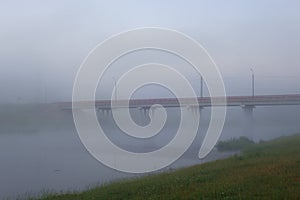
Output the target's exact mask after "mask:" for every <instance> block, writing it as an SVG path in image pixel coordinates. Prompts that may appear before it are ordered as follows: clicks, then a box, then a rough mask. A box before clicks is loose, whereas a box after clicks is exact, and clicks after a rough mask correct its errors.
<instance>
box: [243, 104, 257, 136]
mask: <svg viewBox="0 0 300 200" xmlns="http://www.w3.org/2000/svg"><path fill="white" fill-rule="evenodd" d="M241 107H242V109H243V113H244V116H245V118H244V123H243V125H244V126H243V132H244V133H243V136H246V137H247V138H249V139H250V140H254V125H255V124H254V117H253V110H254V108H255V106H254V105H243V106H241Z"/></svg>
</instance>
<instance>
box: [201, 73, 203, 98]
mask: <svg viewBox="0 0 300 200" xmlns="http://www.w3.org/2000/svg"><path fill="white" fill-rule="evenodd" d="M200 96H201V98H203V77H202V75H201V91H200Z"/></svg>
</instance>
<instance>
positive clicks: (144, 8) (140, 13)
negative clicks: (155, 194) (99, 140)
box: [0, 0, 300, 199]
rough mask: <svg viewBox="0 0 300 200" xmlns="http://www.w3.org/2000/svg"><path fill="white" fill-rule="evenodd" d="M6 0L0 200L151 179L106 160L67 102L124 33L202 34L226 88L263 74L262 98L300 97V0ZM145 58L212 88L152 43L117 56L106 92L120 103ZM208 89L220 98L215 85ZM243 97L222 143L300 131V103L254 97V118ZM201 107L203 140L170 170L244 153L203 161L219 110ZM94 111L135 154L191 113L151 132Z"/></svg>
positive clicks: (164, 91) (151, 92)
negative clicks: (134, 131) (89, 65)
mask: <svg viewBox="0 0 300 200" xmlns="http://www.w3.org/2000/svg"><path fill="white" fill-rule="evenodd" d="M0 5H1V6H0V24H1V26H0V44H1V45H0V163H1V165H0V177H1V178H0V199H1V198H5V197H11V198H17V197H19V195H21V196H22V195H23V196H24V194H28V192H29V193H30V195H29V196H39V195H40V194H41V191H44V190H46V191H47V190H49V191H54V192H59V191H69V190H72V191H73V190H75V191H82V190H85V189H86V188H87V187H88V186H91V185H92V186H93V185H98V184H103V183H108V182H111V181H114V180H118V179H121V178H129V177H133V176H140V174H129V173H123V172H119V171H116V170H115V169H111V168H109V167H107V166H106V165H105V164H103V163H101V162H98V161H97V160H96V159H95V158H94V156H93V155H91V154H90V152H89V151H88V150H87V149H86V148H85V146H84V143H83V142H82V141H81V138H80V136H79V135H78V132H77V129H76V128H77V127H76V126H75V123H74V116H73V113H72V112H73V111H72V109H70V107H68V106H70V105H71V102H72V93H73V85H74V82H75V78H76V75H77V73H78V71H79V70H80V67H81V65H82V63H83V62H84V60H85V59H86V58H87V56H88V55H89V53H90V52H92V50H93V49H94V48H95V47H96V46H97V45H99V44H100V43H102V42H103V41H105V40H107V39H108V38H110V37H111V36H113V35H116V34H119V33H121V32H124V31H128V30H132V29H137V28H142V27H159V28H167V29H172V30H176V31H179V32H181V33H183V34H186V35H187V36H189V37H191V38H193V39H194V40H195V41H197V42H198V43H199V44H201V45H202V46H203V47H204V49H205V50H206V51H207V52H208V54H209V55H210V57H211V58H212V60H213V61H214V62H215V64H216V65H217V66H218V68H219V71H220V74H221V77H222V78H223V81H224V85H225V91H226V95H227V96H249V97H251V95H252V89H253V88H252V75H253V76H254V77H255V88H254V89H255V93H254V96H259V95H289V94H300V87H299V85H300V59H299V55H298V54H299V49H300V37H299V35H300V26H299V24H300V12H299V7H300V1H297V0H290V1H283V0H282V1H280V0H268V1H259V0H254V1H249V2H242V1H238V0H233V1H221V0H218V1H213V2H212V1H208V0H207V1H185V2H183V1H179V0H175V1H174V0H173V1H171V0H167V1H163V2H162V1H156V0H154V1H151V2H150V1H134V0H128V1H123V2H120V1H117V0H113V1H109V2H108V1H92V0H88V1H71V0H62V1H50V0H46V1H36V0H29V1H17V0H12V1H6V0H0ZM145 63H161V64H164V65H168V66H170V67H172V68H174V69H175V70H177V71H178V72H180V73H181V74H182V75H183V76H184V77H185V78H186V79H187V80H188V81H189V83H190V84H191V86H192V88H193V90H194V92H195V94H196V95H197V96H198V97H200V96H201V74H199V73H198V72H197V70H195V68H193V66H191V65H190V64H189V63H188V62H186V61H185V60H183V59H181V58H180V57H178V56H176V55H174V54H172V53H169V52H164V51H159V50H152V49H143V50H139V51H134V52H131V53H128V54H126V56H121V57H120V58H119V59H117V60H115V61H114V62H112V63H111V64H110V66H109V68H108V69H107V70H106V71H105V73H104V76H103V77H102V79H101V80H99V83H98V87H97V90H96V92H95V96H96V100H100V101H101V100H110V99H111V98H112V95H113V89H114V87H115V84H116V83H115V82H116V80H118V79H119V78H120V77H121V76H122V75H123V74H125V73H126V72H127V71H129V70H130V69H132V68H134V67H136V66H139V65H142V64H145ZM251 70H253V71H251ZM153 74H154V75H155V72H153ZM153 74H152V75H153ZM171 78H172V77H166V79H171ZM203 96H204V97H209V96H210V93H209V92H208V88H207V86H206V83H204V87H203ZM164 98H182V97H177V96H175V94H174V93H173V92H172V91H170V90H169V89H168V88H165V87H163V86H159V85H157V84H149V85H145V86H143V87H140V88H138V89H137V90H136V91H135V92H133V94H132V96H131V99H164ZM116 100H123V99H117V98H116ZM66 105H68V106H66ZM242 106H243V105H241V106H236V107H228V108H227V114H226V120H225V124H224V128H223V130H222V133H221V136H220V138H219V140H218V141H226V140H229V139H231V138H239V137H242V136H244V137H247V138H249V139H250V140H252V141H254V142H255V143H259V142H262V141H268V140H271V139H274V138H277V137H280V136H288V135H293V134H297V133H299V132H300V124H299V119H300V106H299V105H295V104H292V105H276V106H253V107H251V109H253V113H252V114H253V115H252V119H251V122H249V117H247V115H246V113H245V109H244V108H243V107H242ZM148 107H150V106H149V105H146V106H144V107H134V108H130V109H129V111H130V115H131V117H132V119H133V120H134V122H135V123H136V124H138V125H140V126H146V125H148V124H149V123H150V122H151V117H155V115H154V116H151V114H150V111H149V110H150V108H148ZM143 108H144V110H143ZM147 109H148V110H147ZM198 111H199V113H200V121H199V129H198V131H197V135H196V137H195V140H194V141H193V143H192V144H191V146H190V147H189V148H188V150H187V151H186V152H185V153H184V154H183V155H182V157H180V159H178V160H176V162H174V163H172V164H171V165H169V166H166V167H165V168H162V169H160V170H159V172H165V171H170V170H173V169H178V168H181V167H187V166H191V165H195V164H202V163H205V162H208V161H211V160H216V159H222V158H226V157H229V156H232V155H236V154H238V153H240V152H226V153H223V152H218V151H217V150H216V148H214V149H213V151H212V152H211V153H210V154H209V155H208V157H206V158H205V159H203V160H199V158H198V153H199V149H200V147H201V144H202V143H203V139H204V137H205V134H206V131H207V129H208V126H209V123H210V120H211V107H209V106H208V107H204V108H202V107H201V108H199V109H198V107H197V112H198ZM83 112H85V111H84V109H83ZM95 113H96V116H97V120H98V122H99V124H100V125H101V126H102V128H103V130H104V131H105V132H106V133H107V135H106V136H107V138H109V139H110V140H111V141H112V142H113V143H115V144H117V146H119V147H120V148H122V149H125V150H127V151H131V152H135V153H146V152H150V151H155V150H158V149H160V148H162V147H164V146H165V145H167V144H168V143H169V142H170V141H171V140H172V139H173V138H174V137H175V134H176V131H177V129H178V127H179V122H180V116H181V110H180V108H179V107H168V108H166V113H167V116H168V118H167V121H166V123H165V126H164V127H163V129H162V131H161V132H160V133H159V134H157V135H155V136H154V137H151V138H148V139H140V138H134V137H131V136H129V135H127V134H124V132H123V131H122V130H121V129H120V128H119V127H118V126H117V125H116V123H115V120H114V118H113V116H112V113H111V109H107V108H101V107H97V109H96V112H95ZM194 118H195V113H193V112H191V113H190V115H189V119H191V120H193V119H194ZM189 128H190V127H188V128H187V132H189V131H190V129H189ZM107 153H110V152H107ZM154 165H155V163H154ZM31 193H32V194H31Z"/></svg>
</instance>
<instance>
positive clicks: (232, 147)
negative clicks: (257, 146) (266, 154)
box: [216, 137, 254, 151]
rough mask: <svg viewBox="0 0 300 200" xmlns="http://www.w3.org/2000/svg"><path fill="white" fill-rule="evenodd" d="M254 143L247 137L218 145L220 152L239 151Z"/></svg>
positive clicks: (221, 142)
mask: <svg viewBox="0 0 300 200" xmlns="http://www.w3.org/2000/svg"><path fill="white" fill-rule="evenodd" d="M253 144H254V142H253V141H252V140H250V139H248V138H246V137H239V138H232V139H230V140H227V141H220V142H218V144H217V145H216V147H217V149H218V150H219V151H237V150H243V149H245V148H248V147H249V146H251V145H253Z"/></svg>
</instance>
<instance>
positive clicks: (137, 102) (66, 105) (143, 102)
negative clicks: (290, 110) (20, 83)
mask: <svg viewBox="0 0 300 200" xmlns="http://www.w3.org/2000/svg"><path fill="white" fill-rule="evenodd" d="M221 99H223V98H220V97H215V98H214V100H215V101H216V102H217V104H216V106H225V105H224V104H223V102H222V101H221ZM211 100H212V98H210V97H203V98H198V105H199V106H200V107H210V106H211ZM226 100H227V102H226V106H274V105H300V94H289V95H259V96H254V97H253V96H227V97H226ZM180 101H181V102H183V104H182V105H180V104H179V101H178V99H176V98H161V99H131V100H130V101H129V107H130V108H147V107H150V106H151V105H154V104H160V105H162V106H164V107H180V106H196V105H194V104H193V102H194V101H193V99H192V98H181V99H180ZM126 102H127V101H126V100H114V103H115V105H116V106H117V107H128V106H127V104H126ZM57 104H58V105H59V107H60V108H62V109H72V102H60V103H57ZM90 105H91V102H87V101H86V102H84V101H83V102H76V107H77V108H88V107H90ZM95 106H96V107H97V108H99V109H110V108H111V100H97V101H95Z"/></svg>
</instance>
